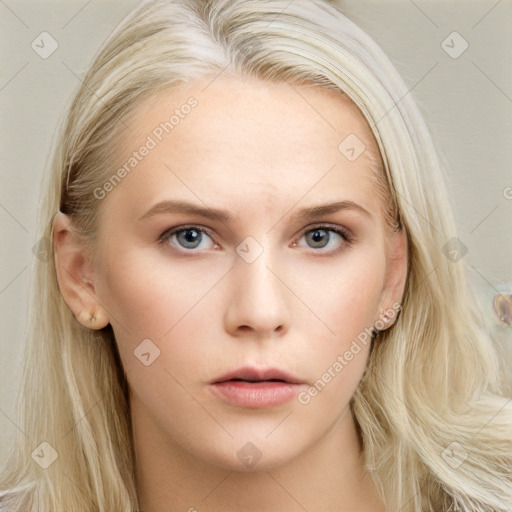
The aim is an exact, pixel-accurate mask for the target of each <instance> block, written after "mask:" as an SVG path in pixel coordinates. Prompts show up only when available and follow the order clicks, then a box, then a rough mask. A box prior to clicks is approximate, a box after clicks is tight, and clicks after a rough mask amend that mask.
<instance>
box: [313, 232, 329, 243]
mask: <svg viewBox="0 0 512 512" xmlns="http://www.w3.org/2000/svg"><path fill="white" fill-rule="evenodd" d="M311 238H312V239H313V242H314V243H315V244H316V243H320V244H321V243H322V241H323V240H324V241H325V239H326V231H325V229H317V230H315V231H313V233H312V236H311Z"/></svg>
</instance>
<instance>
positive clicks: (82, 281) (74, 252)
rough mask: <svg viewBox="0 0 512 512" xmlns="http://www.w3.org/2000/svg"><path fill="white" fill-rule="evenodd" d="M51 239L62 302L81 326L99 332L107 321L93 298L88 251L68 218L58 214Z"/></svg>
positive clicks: (94, 297)
mask: <svg viewBox="0 0 512 512" xmlns="http://www.w3.org/2000/svg"><path fill="white" fill-rule="evenodd" d="M52 238H53V248H54V259H55V271H56V274H57V283H58V286H59V290H60V293H61V295H62V297H63V299H64V301H65V302H66V304H67V305H68V307H69V308H70V309H71V311H72V312H73V314H74V315H75V318H76V319H77V320H78V322H80V323H81V324H82V325H83V326H84V327H87V328H89V329H102V328H103V327H105V326H106V325H108V323H109V319H108V315H107V312H106V311H105V309H104V308H102V307H101V306H100V304H99V303H98V300H97V297H96V293H95V287H94V271H93V268H92V263H91V257H90V252H89V250H88V248H87V246H86V245H85V244H84V242H83V241H82V240H80V239H79V237H78V236H77V234H76V232H75V230H74V227H73V224H72V222H71V218H70V217H69V216H68V215H65V214H64V213H62V212H57V214H56V215H55V217H54V219H53V225H52Z"/></svg>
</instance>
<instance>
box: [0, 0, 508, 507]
mask: <svg viewBox="0 0 512 512" xmlns="http://www.w3.org/2000/svg"><path fill="white" fill-rule="evenodd" d="M229 65H231V70H232V71H231V70H230V71H229V72H233V73H234V74H235V75H244V76H251V77H255V78H258V79H261V80H267V81H285V80H286V81H290V82H291V81H293V82H295V83H314V84H316V85H317V86H320V87H326V88H328V89H330V90H336V91H341V92H343V93H344V94H346V95H347V96H348V97H349V98H350V99H351V100H352V101H353V102H354V103H355V104H356V105H357V106H358V107H359V109H360V110H361V112H362V113H363V115H364V116H365V117H366V119H367V121H368V123H369V125H370V127H371V128H372V131H373V133H374V135H375V138H376V140H377V143H378V145H379V149H380V152H381V157H382V170H381V173H382V178H383V180H385V182H386V186H387V188H388V193H389V197H390V204H391V205H392V207H393V208H392V210H393V215H394V217H395V220H396V222H397V224H398V225H399V226H400V228H401V229H403V230H404V231H405V233H406V235H407V239H408V245H409V249H408V261H409V268H408V276H407V283H406V287H405V291H404V296H403V300H402V306H403V308H402V311H401V313H400V317H399V320H398V321H397V323H396V324H395V325H394V326H393V327H392V328H391V329H388V330H387V331H382V332H378V333H377V334H376V336H375V339H374V345H373V349H372V351H371V355H370V358H369V362H368V366H367V369H366V371H365V374H364V376H363V379H362V381H361V383H360V385H359V387H358V389H357V391H356V393H355V395H354V396H353V399H352V402H351V406H352V411H353V414H354V417H355V419H356V423H357V425H358V428H359V429H360V434H361V439H362V443H363V451H364V457H365V461H366V464H367V467H368V468H369V469H370V470H371V474H372V477H373V479H374V481H375V484H376V486H377V488H378V489H379V491H380V493H381V496H382V499H383V501H384V503H385V505H386V508H387V510H389V511H398V510H400V511H402V512H429V511H430V512H434V511H435V512H439V511H448V510H449V511H455V510H459V511H465V512H469V511H471V512H484V511H485V512H490V511H493V512H505V511H507V510H510V509H511V508H512V471H511V468H512V440H511V437H512V404H511V402H510V400H507V399H506V398H504V396H503V395H504V388H503V368H501V366H500V363H499V360H498V358H497V356H496V353H495V351H494V348H493V344H492V341H491V340H490V338H489V336H488V334H487V333H486V332H485V330H484V329H483V328H482V325H483V324H482V321H481V319H480V316H479V312H478V310H477V308H476V305H475V303H474V301H473V299H472V297H471V295H470V293H469V290H468V287H467V285H466V281H465V272H464V266H463V261H459V262H454V261H451V260H450V259H449V258H447V257H446V256H445V254H444V253H443V247H444V246H445V244H446V243H447V242H448V241H449V240H450V239H452V237H454V236H456V233H455V227H454V222H453V219H452V216H451V213H450V210H449V207H448V200H447V197H446V194H445V191H444V185H443V182H442V178H441V173H440V165H439V163H438V160H437V158H436V154H435V151H434V148H433V145H432V142H431V139H430V136H429V134H428V131H427V129H426V127H425V125H424V122H423V121H422V118H421V116H420V114H419V112H418V110H417V108H416V106H415V104H414V102H413V100H412V98H411V95H410V94H408V89H407V87H406V86H405V84H404V83H403V82H402V80H401V79H400V77H399V76H398V74H397V72H396V70H395V69H394V67H393V66H392V64H391V63H390V61H389V60H388V58H387V57H386V56H385V55H384V54H383V52H382V51H381V50H380V48H379V47H378V46H377V45H376V44H375V43H374V42H373V41H372V40H371V39H370V38H369V37H368V35H366V34H365V33H364V32H363V31H362V30H361V29H360V28H358V27H357V26H356V25H354V24H353V23H352V22H351V21H349V20H348V19H347V18H346V17H345V16H344V15H343V14H342V13H341V12H340V11H339V10H338V8H337V7H336V5H334V4H331V3H328V2H326V1H322V0H294V1H293V2H289V1H288V0H268V1H262V0H219V1H215V2H213V1H207V0H172V1H171V0H156V1H149V2H145V3H143V4H141V5H140V6H139V7H137V8H136V9H135V10H134V11H132V12H131V13H130V14H129V15H128V16H127V18H126V19H125V20H124V21H123V23H122V24H121V25H120V26H119V27H118V28H117V29H116V30H115V31H114V32H113V34H112V35H111V36H110V38H109V39H108V40H107V41H106V42H105V44H104V46H103V48H102V49H101V50H100V52H99V54H98V55H97V57H96V59H95V61H94V63H93V64H92V67H91V68H90V70H89V72H88V73H87V76H86V77H85V79H84V82H83V84H82V85H81V87H80V88H79V90H78V92H77V94H76V96H75V98H74V101H73V103H72V105H71V107H70V109H69V113H68V115H67V118H66V119H65V120H64V122H63V123H62V126H61V128H60V135H59V137H58V139H57V141H56V146H55V148H54V153H53V155H54V156H53V161H52V162H51V164H50V166H49V174H48V176H47V177H46V178H45V185H44V187H45V188H44V190H43V192H42V196H41V197H42V202H41V210H40V211H41V213H40V231H39V237H40V239H41V242H40V243H42V244H47V247H48V248H50V247H51V239H52V231H51V226H52V220H53V217H54V215H55V213H56V212H57V211H58V210H59V208H60V209H61V210H62V211H63V212H64V213H68V214H69V215H71V216H72V218H73V220H74V222H75V223H76V226H77V227H78V228H79V230H80V231H81V232H82V233H83V235H84V236H86V237H88V238H90V239H92V238H94V232H95V226H96V221H97V212H98V203H99V201H98V200H97V199H96V197H95V196H94V190H95V189H96V188H97V187H99V186H101V185H102V184H103V183H105V180H106V179H108V177H109V176H110V175H111V169H112V165H114V164H113V162H112V161H111V153H112V151H111V150H110V149H111V145H112V142H113V141H114V140H115V137H116V136H117V135H118V134H119V131H120V130H121V129H125V126H124V125H123V119H124V118H125V117H126V116H127V115H128V114H129V113H130V112H133V110H134V109H135V108H136V106H137V105H138V104H140V102H141V101H142V100H143V99H145V98H147V97H148V96H150V95H152V94H154V93H155V92H156V91H158V90H161V89H163V88H167V87H172V86H175V85H179V84H181V83H186V82H190V81H192V80H195V79H201V78H204V77H206V76H215V74H218V73H221V72H222V71H223V70H224V72H226V71H225V70H226V69H227V67H228V66H229ZM49 254H50V257H49V260H48V261H44V258H42V259H38V258H35V259H34V263H33V265H34V266H33V276H34V282H33V288H32V302H31V307H30V308H29V319H30V323H29V329H28V338H27V344H26V354H25V358H24V368H23V375H22V386H21V390H20V398H19V401H18V403H19V411H18V413H19V417H18V424H19V426H20V429H21V431H22V432H20V433H19V434H18V438H17V439H16V442H15V443H14V445H13V447H12V450H11V452H10V456H9V459H8V461H7V463H6V466H5V469H4V471H3V473H2V477H1V479H0V489H1V490H0V509H1V510H8V511H11V510H13V511H14V510H23V511H26V512H29V511H34V512H35V511H41V510H45V511H50V510H65V511H72V512H74V511H80V512H85V511H88V510H90V511H96V510H98V509H99V510H104V511H109V512H114V511H124V512H134V511H136V510H138V505H137V496H136V491H135V485H134V477H133V474H134V465H133V446H132V440H131V433H130V432H131V430H130V416H129V401H128V398H127V397H128V395H127V382H126V377H125V375H124V372H123V368H122V366H121V363H120V359H119V356H118V353H117V348H116V344H115V339H114V336H113V332H112V330H111V328H110V327H107V328H105V329H103V330H101V331H92V330H89V329H86V328H84V327H82V326H81V325H80V324H79V323H78V322H77V321H76V319H75V318H74V316H73V314H72V312H71V311H70V309H69V308H68V307H67V305H66V303H65V302H64V300H63V298H62V296H61V294H60V292H59V288H58V285H57V279H56V272H55V261H54V256H53V252H52V251H51V250H50V251H49ZM42 442H47V443H49V445H51V447H52V448H53V449H54V450H55V451H56V454H58V459H57V460H56V462H54V463H53V464H52V465H51V466H50V467H48V468H47V469H43V468H42V467H40V466H39V465H38V464H36V463H35V462H34V460H33V452H34V450H35V448H36V447H38V446H39V445H40V443H42ZM340 456H341V455H340Z"/></svg>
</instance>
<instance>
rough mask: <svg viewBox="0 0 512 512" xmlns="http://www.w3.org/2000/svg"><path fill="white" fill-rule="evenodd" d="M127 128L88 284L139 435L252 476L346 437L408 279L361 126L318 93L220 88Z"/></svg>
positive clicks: (181, 98) (162, 105) (261, 85)
mask: <svg viewBox="0 0 512 512" xmlns="http://www.w3.org/2000/svg"><path fill="white" fill-rule="evenodd" d="M191 98H192V99H191ZM187 105H188V106H187ZM171 116H174V117H173V118H171ZM170 118H171V120H170ZM165 123H167V124H165ZM125 124H126V125H127V126H129V127H130V130H127V131H125V133H124V135H123V136H122V140H121V141H120V143H119V144H118V146H117V147H116V150H115V156H116V159H117V162H118V166H117V167H116V168H115V169H113V170H112V176H113V175H116V177H113V178H111V179H110V180H109V181H108V183H110V185H109V184H107V182H105V183H104V184H102V186H101V187H100V188H99V189H96V191H95V196H96V197H97V198H98V199H97V200H98V201H99V203H100V204H99V206H100V208H101V209H100V217H99V219H100V222H99V224H100V228H99V232H98V238H97V246H96V250H97V253H96V258H95V261H96V263H95V266H94V267H93V268H92V270H91V276H92V277H91V282H92V283H93V290H94V291H93V293H92V296H93V297H94V300H95V301H96V302H95V307H97V308H103V309H102V310H101V311H104V312H105V313H106V315H107V316H108V319H109V321H110V323H111V324H112V327H113V330H114V333H115V337H116V341H117V344H118V347H119V352H120V356H121V360H122V363H123V366H124V368H125V371H126V374H127V378H128V382H129V386H130V401H131V414H132V417H133V421H134V428H135V429H136V430H137V431H138V436H139V437H141V436H148V437H153V438H155V437H156V438H158V439H160V440H161V441H162V442H161V443H160V446H161V449H162V450H169V453H175V452H176V450H180V451H182V452H183V451H184V452H186V453H188V455H191V456H193V457H197V458H199V459H201V460H203V461H208V462H210V463H213V464H216V465H219V466H223V467H226V468H231V469H236V470H247V471H249V470H251V469H252V467H256V468H257V469H258V470H260V469H264V468H270V467H275V466H277V465H280V464H283V463H285V462H286V461H290V460H292V459H293V458H294V457H297V456H299V455H300V454H301V453H303V452H305V451H306V450H308V449H309V448H311V447H312V446H313V445H315V443H318V442H319V441H320V440H322V439H325V438H326V437H328V436H330V435H333V432H339V431H340V430H343V429H344V428H346V426H347V425H349V424H351V423H350V422H351V421H352V419H351V415H350V411H349V402H350V399H351V397H352V395H353V393H354V391H355V389H356V387H357V385H358V383H359V381H360V379H361V377H362V375H363V372H364V369H365V366H366V363H367V358H368V354H369V349H370V342H369V336H368V332H370V329H371V327H372V326H373V325H374V324H375V323H376V322H377V321H380V322H381V325H382V319H383V314H384V313H386V312H389V311H391V315H390V316H391V318H392V317H393V315H394V314H396V310H395V309H394V304H395V305H396V302H397V301H399V300H400V298H401V294H402V290H403V282H404V276H405V256H404V254H405V247H404V239H403V236H402V234H401V233H395V234H390V233H389V232H388V231H386V227H385V223H384V217H383V207H384V205H383V200H382V198H381V197H380V196H379V194H378V192H377V190H378V189H377V186H376V182H375V178H374V171H372V169H371V168H370V154H373V155H374V156H375V158H378V157H377V155H378V149H377V146H376V143H375V141H374V139H373V137H372V135H371V131H370V129H369V128H368V126H367V124H366V122H365V121H364V119H363V117H362V115H361V114H360V113H359V111H358V110H357V109H356V108H355V107H354V105H353V104H351V103H350V102H349V101H348V100H347V99H345V98H344V97H343V96H341V95H340V94H338V93H335V92H329V91H327V90H325V89H320V88H318V87H309V86H304V85H301V86H297V85H294V86H293V87H292V86H291V85H289V84H287V83H279V84H271V83H267V82H261V81H256V80H248V81H242V80H241V79H239V78H234V77H219V78H217V79H215V80H213V81H207V80H204V81H202V82H196V83H192V84H189V85H186V86H181V87H180V88H177V89H173V90H167V91H161V92H160V93H159V94H158V95H157V96H155V98H153V99H152V100H150V101H146V102H145V103H144V104H142V105H141V106H139V107H138V108H137V109H136V110H135V111H134V113H133V114H132V115H131V116H130V117H129V118H128V119H126V120H125ZM142 148H146V149H142ZM123 166H125V167H124V169H125V172H122V171H118V169H121V168H122V167H123ZM88 296H89V298H90V297H91V294H89V295H88ZM85 300H90V299H84V301H85ZM391 323H392V322H390V323H389V324H387V326H389V325H391ZM365 333H366V334H365ZM343 425H344V426H343ZM345 431H346V430H345Z"/></svg>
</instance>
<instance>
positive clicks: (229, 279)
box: [0, 0, 512, 512]
mask: <svg viewBox="0 0 512 512" xmlns="http://www.w3.org/2000/svg"><path fill="white" fill-rule="evenodd" d="M406 92H407V89H406V87H405V85H404V84H403V83H402V81H401V80H400V78H399V77H398V75H397V73H396V71H395V70H394V68H393V66H392V65H391V64H390V62H389V60H388V59H387V58H386V57H385V56H384V55H383V53H382V52H381V50H380V49H379V48H378V47H377V46H376V45H375V43H374V42H373V41H372V40H371V39H370V38H369V37H368V36H367V35H366V34H364V33H363V32H362V31H361V30H360V29H359V28H358V27H356V26H355V25H354V24H353V23H351V22H350V21H349V20H348V19H347V18H345V17H344V16H343V15H342V14H341V13H340V12H339V10H338V9H337V8H336V6H335V5H332V4H330V3H327V2H325V1H321V0H313V1H306V0H294V1H293V2H287V1H286V2H285V1H284V0H270V1H261V0H219V1H215V2H208V1H203V0H157V1H150V2H146V3H143V4H141V5H140V6H139V7H137V9H135V10H134V11H133V12H132V13H131V14H130V15H129V16H128V17H127V18H126V19H125V20H124V22H123V23H122V24H121V26H120V27H119V28H118V29H117V30H116V31H115V32H114V33H113V34H112V36H111V37H110V38H109V40H108V41H107V42H106V43H105V45H104V47H103V48H102V50H101V51H100V53H99V55H98V56H97V58H96V60H95V61H94V63H93V65H92V67H91V69H90V70H89V72H88V74H87V76H86V78H85V80H84V82H83V85H82V86H81V87H80V90H79V91H78V93H77V95H76V97H75V99H74V102H73V104H72V105H71V108H70V111H69V114H68V116H67V118H66V120H65V122H64V123H63V126H62V131H61V134H60V136H59V139H58V142H57V146H56V148H55V157H54V160H53V163H52V165H51V168H50V172H49V174H48V177H47V180H46V189H45V190H44V191H43V196H42V197H43V201H42V209H41V235H40V236H41V237H42V238H43V241H44V240H46V241H47V243H48V244H52V246H53V251H52V257H51V259H50V261H48V262H44V261H41V260H36V261H35V269H34V276H35V284H34V289H33V301H34V302H33V306H32V310H31V311H32V312H31V315H32V316H31V318H32V323H31V326H30V335H29V338H28V342H27V353H26V359H25V370H24V376H23V389H22V397H23V401H22V406H23V408H22V413H21V414H20V419H19V424H20V426H21V429H22V431H23V433H22V434H20V438H19V439H18V441H17V443H16V444H15V446H14V448H13V450H12V453H11V456H10V459H9V461H8V463H7V465H6V467H5V470H4V473H3V475H2V479H1V482H0V489H1V493H0V508H1V510H6V511H21V510H23V511H34V512H35V511H57V510H66V511H67V510H69V511H80V512H82V511H105V512H114V511H123V512H134V511H144V512H161V511H170V510H173V511H178V510H184V511H186V510H188V511H200V512H201V511H210V512H220V511H223V512H226V511H235V510H244V511H266V512H274V511H279V512H283V511H290V512H291V511H300V510H306V511H308V512H314V511H320V510H329V511H337V512H340V511H347V512H348V511H349V510H358V511H364V512H384V511H387V512H396V511H403V512H427V511H429V512H434V511H435V512H440V511H443V512H446V511H455V510H459V511H465V512H470V511H471V512H475V511H479V512H484V511H485V512H491V511H500V512H505V511H507V510H510V508H511V507H512V473H511V467H512V440H511V432H512V406H511V402H510V399H507V398H506V397H504V396H503V389H502V374H501V371H502V369H501V368H500V365H499V362H498V360H497V357H496V354H495V352H494V350H493V345H492V343H491V341H490V340H489V338H488V337H487V336H486V334H485V332H484V330H483V329H482V327H481V324H480V320H479V316H478V314H477V310H476V308H475V306H474V303H473V300H472V298H471V296H470V295H469V292H468V289H467V287H466V283H465V278H464V268H463V264H462V261H458V258H457V257H455V256H454V255H453V251H456V250H457V247H456V242H454V241H453V238H454V237H455V229H454V223H453V220H452V217H451V214H450V211H449V209H448V206H447V204H448V203H447V199H446V195H445V192H444V189H443V185H442V179H441V175H440V170H439V164H438V162H437V159H436V156H435V153H434V150H433V147H432V143H431V140H430V137H429V135H428V132H427V129H426V128H425V126H424V124H423V122H422V120H421V117H420V115H419V113H418V111H417V109H416V107H415V106H414V103H413V100H412V99H411V96H410V95H408V94H406ZM454 244H455V245H454Z"/></svg>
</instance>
